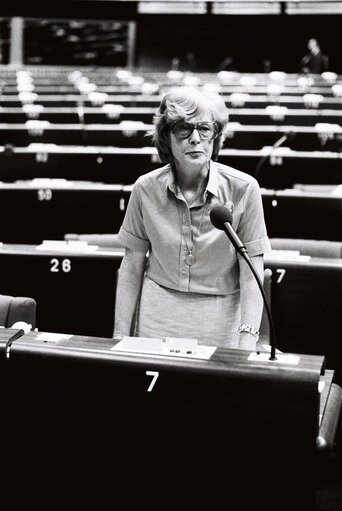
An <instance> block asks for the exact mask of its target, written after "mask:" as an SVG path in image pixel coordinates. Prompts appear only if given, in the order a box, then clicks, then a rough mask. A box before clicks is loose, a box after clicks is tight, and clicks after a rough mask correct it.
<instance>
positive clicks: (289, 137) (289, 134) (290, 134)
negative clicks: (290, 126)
mask: <svg viewBox="0 0 342 511" xmlns="http://www.w3.org/2000/svg"><path fill="white" fill-rule="evenodd" d="M296 135H297V133H296V132H295V131H293V130H290V131H288V132H287V133H286V137H287V141H288V142H291V140H293V139H294V138H295V136H296Z"/></svg>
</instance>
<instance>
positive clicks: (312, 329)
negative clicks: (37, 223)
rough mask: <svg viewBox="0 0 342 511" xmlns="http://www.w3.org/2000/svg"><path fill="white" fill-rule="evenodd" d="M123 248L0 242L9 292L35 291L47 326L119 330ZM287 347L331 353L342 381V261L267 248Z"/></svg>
mask: <svg viewBox="0 0 342 511" xmlns="http://www.w3.org/2000/svg"><path fill="white" fill-rule="evenodd" d="M122 256H123V250H122V249H116V250H114V249H109V248H101V247H97V246H96V245H90V244H89V245H87V244H84V243H83V244H82V243H79V242H78V243H77V242H69V243H68V242H66V241H64V242H63V241H56V240H55V241H51V240H50V241H49V240H46V242H45V243H42V244H40V245H11V244H2V245H0V281H1V293H2V294H8V295H14V296H31V297H32V298H34V299H35V300H36V302H37V327H38V329H39V330H44V331H50V332H61V333H67V334H68V333H69V334H70V333H74V334H77V335H90V336H100V337H108V338H109V337H111V336H112V333H113V322H114V308H115V291H116V279H117V270H118V269H119V267H120V264H121V260H122ZM265 268H270V269H271V270H272V282H271V309H272V315H273V319H274V322H275V329H276V335H277V344H278V347H279V349H280V350H281V351H285V352H286V351H291V352H302V353H308V354H317V355H324V356H325V357H326V361H327V368H329V369H334V370H335V371H336V378H337V380H338V381H342V352H341V343H340V338H339V332H340V331H341V329H342V314H341V303H342V260H341V259H327V258H325V259H319V258H313V257H311V258H310V257H307V256H303V255H301V254H298V253H293V252H292V251H272V252H269V253H267V254H266V255H265Z"/></svg>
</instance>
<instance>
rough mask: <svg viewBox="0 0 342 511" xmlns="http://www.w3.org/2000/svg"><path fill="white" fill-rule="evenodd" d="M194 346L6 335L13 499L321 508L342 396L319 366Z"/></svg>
mask: <svg viewBox="0 0 342 511" xmlns="http://www.w3.org/2000/svg"><path fill="white" fill-rule="evenodd" d="M60 318H61V315H60ZM189 343H190V341H189V340H186V339H178V338H177V339H160V340H158V339H154V341H151V340H149V339H141V338H140V339H134V338H133V339H132V338H126V339H121V340H115V341H114V340H112V339H107V338H99V337H89V336H79V335H74V334H72V333H71V334H70V335H59V334H57V333H53V332H44V331H40V332H29V333H27V334H24V332H23V331H22V330H16V329H0V368H1V372H0V374H1V389H2V407H3V408H2V411H3V412H4V420H3V421H1V433H2V436H3V437H4V438H6V437H8V435H10V438H11V441H10V442H4V444H3V448H2V461H3V464H4V466H6V476H7V478H4V479H3V484H4V485H5V487H6V489H7V491H10V488H12V486H11V485H13V486H14V487H16V488H17V489H18V488H20V490H21V491H20V492H19V493H18V492H13V497H12V499H13V501H14V502H16V501H17V500H18V499H20V498H21V497H23V499H24V500H25V502H26V503H28V502H31V499H32V498H33V500H34V503H35V504H36V505H37V503H41V502H45V503H46V499H51V498H53V500H54V502H55V503H56V501H59V499H60V498H61V499H62V500H65V498H67V499H68V502H70V499H74V498H75V497H76V500H77V502H78V504H79V505H80V504H81V505H83V502H87V501H88V503H89V499H90V498H91V497H93V496H95V497H96V498H97V502H98V505H99V502H102V499H103V498H104V499H105V500H107V499H108V498H110V499H115V500H116V501H119V502H125V503H127V504H128V506H129V507H137V506H138V505H139V506H145V505H149V506H151V503H155V504H156V505H157V506H158V507H162V508H163V509H169V508H170V507H169V506H171V507H173V506H175V505H177V504H178V506H179V505H180V502H181V505H182V506H186V507H188V506H189V505H192V506H196V507H198V506H199V507H200V509H202V508H203V506H205V507H208V506H210V507H209V508H211V509H219V508H220V506H222V502H227V505H229V507H230V506H231V508H232V509H241V510H244V509H249V506H251V505H253V506H255V507H256V508H259V507H260V508H262V509H267V510H271V509H272V510H273V509H275V508H276V509H281V510H285V509H286V510H288V509H291V508H294V507H295V508H296V509H301V510H307V511H309V510H310V511H311V510H313V509H314V504H315V497H316V485H317V481H318V480H319V478H320V471H322V470H324V469H325V465H324V463H325V459H327V458H329V456H330V455H331V452H332V451H333V449H334V443H335V440H336V433H337V428H338V424H339V417H340V409H341V400H342V391H341V388H340V387H339V386H338V385H337V384H336V383H335V382H334V372H333V371H331V370H327V369H326V367H325V360H324V357H322V356H312V355H311V356H310V355H306V354H299V355H298V354H277V360H270V354H269V353H260V354H257V353H256V352H247V351H240V350H232V349H230V350H229V349H222V348H215V347H212V346H206V345H198V344H197V343H192V344H191V349H189V345H190V344H189ZM175 348H176V349H175ZM18 467H20V470H17V471H16V470H15V469H16V468H17V469H18ZM14 473H15V477H13V474H14ZM8 476H9V477H8ZM7 480H9V481H10V485H8V484H7V483H8V481H7ZM88 485H89V486H88ZM56 488H58V491H56ZM246 490H248V491H246ZM10 493H11V495H12V492H11V491H10ZM23 495H24V496H23ZM52 496H53V497H52ZM182 508H183V507H182Z"/></svg>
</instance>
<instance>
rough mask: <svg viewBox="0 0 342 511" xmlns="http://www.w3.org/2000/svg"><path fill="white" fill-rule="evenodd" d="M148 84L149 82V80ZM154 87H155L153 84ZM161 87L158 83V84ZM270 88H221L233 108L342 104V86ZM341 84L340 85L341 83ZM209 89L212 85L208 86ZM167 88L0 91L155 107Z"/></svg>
mask: <svg viewBox="0 0 342 511" xmlns="http://www.w3.org/2000/svg"><path fill="white" fill-rule="evenodd" d="M146 87H149V84H146ZM152 87H154V86H153V85H152ZM155 87H157V88H158V85H155ZM270 87H271V88H270V89H268V90H245V89H242V88H241V89H240V90H239V89H237V90H235V91H234V90H231V91H230V92H229V93H228V91H227V92H225V91H218V92H219V94H220V95H221V96H222V97H223V99H224V101H225V103H226V106H227V107H228V108H230V109H235V108H239V107H245V108H250V109H253V108H265V107H266V106H271V105H279V106H283V107H287V108H289V109H291V108H298V109H308V108H309V109H310V108H319V109H329V110H335V109H339V108H340V106H341V95H342V94H341V89H339V93H338V94H337V93H336V94H334V93H332V92H331V91H330V90H328V92H327V91H326V90H324V89H312V90H309V91H306V92H303V91H301V90H300V89H297V90H295V89H294V90H292V91H288V90H284V91H282V90H277V89H278V87H277V86H275V88H273V86H270ZM339 88H341V85H339ZM208 89H209V87H208ZM166 90H167V88H164V91H162V93H149V92H148V91H146V92H145V91H144V90H143V89H140V90H132V88H131V87H129V86H128V85H124V86H122V87H120V88H119V87H106V88H103V87H102V88H101V87H94V88H93V90H88V91H87V90H85V91H82V90H77V88H76V87H73V86H69V87H67V88H64V89H63V88H57V87H45V88H44V87H31V86H28V87H27V88H25V86H24V87H23V89H22V90H20V89H19V87H18V88H16V87H15V88H13V90H9V91H7V93H6V92H4V90H2V91H1V93H0V105H2V106H11V105H12V106H13V104H17V105H22V104H30V103H36V104H46V105H50V106H52V105H51V101H54V102H57V101H59V102H60V103H62V104H65V102H68V103H71V102H72V103H73V105H74V106H75V105H78V104H87V105H88V106H89V105H98V104H100V105H101V104H105V103H119V104H122V105H125V106H141V107H143V106H145V107H151V108H156V107H157V106H158V105H159V104H160V102H161V100H162V96H163V93H164V92H165V91H166Z"/></svg>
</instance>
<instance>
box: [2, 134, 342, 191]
mask: <svg viewBox="0 0 342 511" xmlns="http://www.w3.org/2000/svg"><path fill="white" fill-rule="evenodd" d="M38 142H39V141H38V140H37V143H34V144H30V145H29V146H27V147H13V146H11V145H9V147H6V148H5V147H3V148H2V150H1V148H0V179H1V180H2V181H6V182H11V181H15V180H18V179H34V178H37V177H49V178H64V179H71V180H81V181H84V180H89V181H94V180H96V181H101V182H102V183H111V184H113V183H116V184H117V183H122V184H132V183H133V182H134V181H135V180H136V179H137V178H138V177H139V176H140V175H141V174H145V173H146V172H149V171H150V170H153V169H156V168H158V167H161V166H162V163H161V162H160V160H159V157H158V154H157V151H156V149H155V148H154V147H151V146H148V145H147V146H145V147H114V146H91V145H89V146H88V145H76V146H74V145H64V146H63V145H57V144H43V143H38ZM268 154H269V158H267V159H266V160H265V162H264V164H263V166H262V168H261V169H260V171H259V173H258V176H257V179H258V181H259V183H260V186H262V187H264V188H270V189H284V188H291V187H292V186H293V184H295V183H308V184H315V183H317V184H330V185H333V184H336V185H338V184H340V183H341V182H342V165H341V158H342V156H341V153H338V152H330V151H314V152H312V151H292V150H291V149H289V148H285V147H283V148H282V147H279V148H278V149H277V150H275V151H273V152H272V154H270V151H269V149H267V148H266V149H264V150H241V149H229V148H224V149H222V150H221V151H220V154H219V158H218V161H219V162H220V163H223V164H226V165H229V166H231V167H234V168H236V169H238V170H241V171H244V172H247V173H248V174H252V175H254V174H255V171H256V169H257V166H258V163H259V162H260V160H261V158H262V157H263V156H265V155H268Z"/></svg>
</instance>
